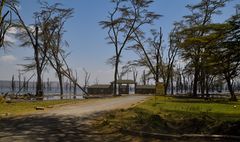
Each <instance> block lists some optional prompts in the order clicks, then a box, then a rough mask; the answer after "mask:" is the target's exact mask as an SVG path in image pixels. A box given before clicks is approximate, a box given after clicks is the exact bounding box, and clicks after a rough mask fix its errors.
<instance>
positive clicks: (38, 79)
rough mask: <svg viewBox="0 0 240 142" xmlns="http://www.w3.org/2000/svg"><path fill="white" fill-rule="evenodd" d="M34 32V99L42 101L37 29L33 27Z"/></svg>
mask: <svg viewBox="0 0 240 142" xmlns="http://www.w3.org/2000/svg"><path fill="white" fill-rule="evenodd" d="M35 30H36V44H35V46H34V59H35V62H36V70H37V82H36V97H37V99H43V98H42V97H43V90H42V77H41V74H42V70H41V67H40V61H39V52H38V27H37V26H36V27H35Z"/></svg>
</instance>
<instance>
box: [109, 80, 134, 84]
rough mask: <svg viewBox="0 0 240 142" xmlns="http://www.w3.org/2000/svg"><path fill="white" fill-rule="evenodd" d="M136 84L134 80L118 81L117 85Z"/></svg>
mask: <svg viewBox="0 0 240 142" xmlns="http://www.w3.org/2000/svg"><path fill="white" fill-rule="evenodd" d="M111 83H114V81H112V82H111ZM135 83H136V82H134V81H133V80H117V84H135Z"/></svg>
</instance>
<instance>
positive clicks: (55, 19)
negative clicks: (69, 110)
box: [35, 2, 73, 98]
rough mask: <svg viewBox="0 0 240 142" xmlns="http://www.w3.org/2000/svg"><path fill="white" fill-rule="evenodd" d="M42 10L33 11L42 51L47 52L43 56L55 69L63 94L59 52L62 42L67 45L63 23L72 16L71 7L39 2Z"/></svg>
mask: <svg viewBox="0 0 240 142" xmlns="http://www.w3.org/2000/svg"><path fill="white" fill-rule="evenodd" d="M41 5H42V10H41V11H40V12H36V13H35V17H36V18H37V22H38V25H39V26H40V27H41V29H42V34H41V39H42V46H43V52H44V53H47V54H45V56H43V58H47V60H48V61H49V63H50V65H51V66H52V67H53V69H54V70H55V72H56V74H57V77H58V80H59V86H60V95H61V96H62V95H63V75H62V72H61V67H62V65H63V61H62V59H61V56H60V52H61V53H62V54H64V52H65V51H64V50H63V46H64V44H65V45H67V46H68V44H67V42H64V41H63V34H64V32H65V31H64V24H65V22H66V21H67V20H68V19H69V18H70V17H72V14H73V9H71V8H61V7H60V6H61V4H59V3H56V4H54V5H49V4H48V3H46V2H45V3H41ZM61 98H62V97H61Z"/></svg>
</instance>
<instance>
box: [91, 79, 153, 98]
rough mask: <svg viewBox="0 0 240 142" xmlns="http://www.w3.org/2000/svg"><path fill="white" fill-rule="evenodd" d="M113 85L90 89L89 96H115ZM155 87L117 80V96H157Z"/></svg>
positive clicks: (94, 86) (95, 86) (112, 83)
mask: <svg viewBox="0 0 240 142" xmlns="http://www.w3.org/2000/svg"><path fill="white" fill-rule="evenodd" d="M113 85H114V82H113V81H112V82H111V84H99V85H92V86H89V87H88V94H89V95H110V94H113ZM155 93H156V86H155V85H137V83H136V82H134V81H133V80H117V94H155Z"/></svg>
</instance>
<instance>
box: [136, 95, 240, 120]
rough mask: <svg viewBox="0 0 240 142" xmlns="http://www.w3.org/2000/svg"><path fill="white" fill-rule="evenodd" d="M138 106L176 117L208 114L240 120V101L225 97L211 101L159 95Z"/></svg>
mask: <svg viewBox="0 0 240 142" xmlns="http://www.w3.org/2000/svg"><path fill="white" fill-rule="evenodd" d="M155 102H156V103H155ZM136 108H141V109H146V110H148V111H150V112H152V113H155V114H163V115H165V116H168V115H169V116H172V117H171V118H176V119H177V118H182V117H188V118H189V117H198V116H202V115H208V116H210V117H213V118H214V119H217V120H240V118H239V116H240V102H229V101H227V100H224V99H215V100H212V101H210V102H209V101H205V100H203V99H188V98H174V97H164V96H158V97H156V101H155V99H154V97H153V98H151V99H149V100H147V101H146V102H144V103H142V104H140V105H138V106H137V107H136Z"/></svg>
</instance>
